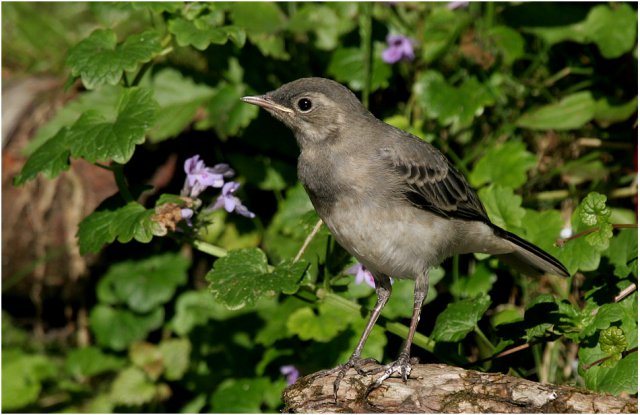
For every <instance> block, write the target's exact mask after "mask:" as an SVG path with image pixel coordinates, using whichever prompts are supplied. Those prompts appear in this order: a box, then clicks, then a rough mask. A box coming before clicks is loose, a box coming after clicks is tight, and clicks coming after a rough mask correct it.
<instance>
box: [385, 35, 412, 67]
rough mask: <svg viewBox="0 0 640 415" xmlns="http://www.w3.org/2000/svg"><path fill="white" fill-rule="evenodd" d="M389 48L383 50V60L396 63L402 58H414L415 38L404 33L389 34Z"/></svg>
mask: <svg viewBox="0 0 640 415" xmlns="http://www.w3.org/2000/svg"><path fill="white" fill-rule="evenodd" d="M387 44H388V45H389V47H388V48H386V49H385V50H384V52H382V60H383V61H385V62H386V63H396V62H398V61H400V60H401V59H405V60H409V61H411V60H413V58H415V55H414V53H413V40H412V39H409V38H408V37H406V36H402V35H388V36H387Z"/></svg>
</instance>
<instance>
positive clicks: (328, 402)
mask: <svg viewBox="0 0 640 415" xmlns="http://www.w3.org/2000/svg"><path fill="white" fill-rule="evenodd" d="M378 367H380V366H379V365H377V364H370V365H367V366H365V367H363V369H364V370H366V371H370V370H372V369H375V368H378ZM377 376H379V374H373V375H360V374H358V373H357V372H356V371H355V370H354V369H351V370H349V371H348V372H347V374H346V376H345V377H344V379H343V380H342V382H341V383H340V389H339V391H338V399H337V402H336V401H334V397H333V381H334V379H335V373H332V372H328V373H326V372H318V373H315V374H311V375H309V376H306V377H304V378H302V379H300V380H298V381H297V382H296V383H295V384H293V385H291V386H289V387H288V388H287V389H286V390H285V391H284V394H283V397H284V402H285V410H284V411H285V412H291V413H335V412H358V413H363V412H369V413H372V412H385V413H434V412H445V413H470V412H472V413H483V412H493V413H496V412H498V413H531V412H538V413H566V412H570V413H576V412H577V413H599V412H604V413H637V412H638V402H637V399H636V398H630V397H618V396H611V395H606V394H600V393H595V392H591V391H588V390H584V389H578V388H574V387H569V386H558V385H547V384H542V383H537V382H532V381H529V380H525V379H520V378H516V377H513V376H509V375H504V374H501V373H482V372H477V371H474V370H464V369H461V368H457V367H451V366H447V365H437V364H428V365H414V366H413V370H412V371H411V376H410V378H409V380H408V381H407V383H404V382H403V381H402V380H401V379H400V378H389V379H387V380H385V381H384V383H383V384H382V386H380V387H379V388H377V389H375V390H373V391H371V392H370V393H369V394H368V395H367V387H368V386H369V384H371V383H372V382H373V381H374V380H375V379H376V378H377Z"/></svg>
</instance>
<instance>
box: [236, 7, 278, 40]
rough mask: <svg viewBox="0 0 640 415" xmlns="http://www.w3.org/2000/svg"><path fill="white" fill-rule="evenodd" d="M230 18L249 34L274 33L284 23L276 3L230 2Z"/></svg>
mask: <svg viewBox="0 0 640 415" xmlns="http://www.w3.org/2000/svg"><path fill="white" fill-rule="evenodd" d="M230 11H231V20H232V21H233V23H234V24H235V25H237V26H238V27H243V28H245V29H246V30H247V32H249V33H250V34H263V33H268V34H274V33H276V32H278V31H280V30H281V29H283V28H284V27H285V25H286V18H285V16H284V14H283V13H282V12H281V11H280V8H279V7H278V5H277V4H276V3H267V2H259V3H256V2H251V3H242V2H237V3H231V5H230Z"/></svg>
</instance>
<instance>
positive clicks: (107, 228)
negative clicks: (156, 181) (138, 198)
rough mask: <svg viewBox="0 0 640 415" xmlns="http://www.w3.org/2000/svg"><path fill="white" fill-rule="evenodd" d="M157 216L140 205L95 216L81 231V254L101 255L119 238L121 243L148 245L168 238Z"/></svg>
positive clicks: (90, 218) (151, 210) (89, 217)
mask: <svg viewBox="0 0 640 415" xmlns="http://www.w3.org/2000/svg"><path fill="white" fill-rule="evenodd" d="M154 214H155V210H154V209H145V208H144V207H143V206H142V205H141V204H139V203H138V202H130V203H128V204H127V205H125V206H123V207H121V208H118V209H116V210H105V211H96V212H93V213H92V214H91V215H89V216H87V217H86V218H84V219H83V220H82V222H80V225H79V228H78V235H77V236H78V243H79V245H80V253H81V254H83V255H84V254H86V253H89V252H98V251H99V250H100V249H101V248H102V247H103V246H104V245H105V244H108V243H111V242H113V241H114V240H115V239H116V238H117V239H118V242H121V243H126V242H129V241H131V240H132V239H135V240H136V241H138V242H143V243H147V242H149V241H151V238H153V236H154V235H156V236H163V235H165V234H166V229H163V228H162V226H160V224H158V223H157V222H155V221H153V215H154Z"/></svg>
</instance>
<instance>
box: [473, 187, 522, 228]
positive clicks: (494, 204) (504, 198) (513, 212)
mask: <svg viewBox="0 0 640 415" xmlns="http://www.w3.org/2000/svg"><path fill="white" fill-rule="evenodd" d="M478 196H479V197H480V200H481V201H482V203H483V204H484V207H485V208H486V209H487V214H488V215H489V218H490V219H491V222H493V223H495V224H496V225H498V226H499V227H501V228H504V229H517V228H519V227H520V225H521V224H522V218H523V217H524V215H525V213H526V212H525V210H524V208H522V207H521V204H522V197H520V196H518V195H516V194H514V193H513V189H510V188H508V187H503V186H494V185H493V184H492V185H490V186H488V187H483V188H482V189H480V191H479V192H478Z"/></svg>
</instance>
